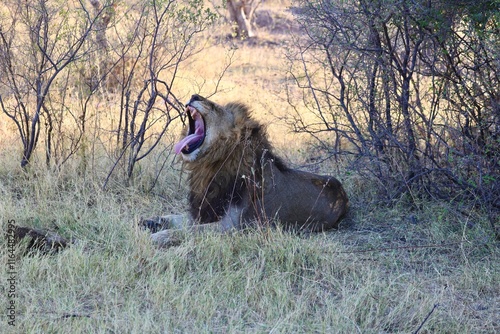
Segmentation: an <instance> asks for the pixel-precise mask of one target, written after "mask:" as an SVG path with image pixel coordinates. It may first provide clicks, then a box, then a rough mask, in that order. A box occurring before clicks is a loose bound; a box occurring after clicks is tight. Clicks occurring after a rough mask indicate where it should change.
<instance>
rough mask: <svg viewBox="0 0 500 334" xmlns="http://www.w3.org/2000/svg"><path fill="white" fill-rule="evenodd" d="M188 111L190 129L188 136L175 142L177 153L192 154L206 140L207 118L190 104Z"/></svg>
mask: <svg viewBox="0 0 500 334" xmlns="http://www.w3.org/2000/svg"><path fill="white" fill-rule="evenodd" d="M186 113H187V116H188V120H189V131H188V134H187V136H186V137H185V138H184V139H182V140H181V141H180V142H178V143H177V144H175V146H174V150H175V153H176V154H179V153H181V152H182V153H183V154H190V153H193V152H194V151H195V150H196V149H197V148H199V147H200V146H201V145H202V144H203V141H204V140H205V120H204V119H203V116H201V114H200V113H199V111H198V110H196V109H195V108H194V107H192V106H190V105H188V106H187V107H186Z"/></svg>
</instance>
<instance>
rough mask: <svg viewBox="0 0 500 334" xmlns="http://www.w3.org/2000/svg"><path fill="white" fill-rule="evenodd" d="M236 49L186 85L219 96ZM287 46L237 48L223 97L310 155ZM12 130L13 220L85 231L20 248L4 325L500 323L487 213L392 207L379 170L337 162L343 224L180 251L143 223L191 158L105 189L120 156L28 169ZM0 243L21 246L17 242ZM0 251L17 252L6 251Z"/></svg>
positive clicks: (2, 192) (4, 157)
mask: <svg viewBox="0 0 500 334" xmlns="http://www.w3.org/2000/svg"><path fill="white" fill-rule="evenodd" d="M263 9H266V7H263ZM261 33H262V34H270V32H266V31H261ZM273 36H274V35H273ZM273 38H274V37H273ZM229 48H230V46H229V45H228V44H227V43H226V44H222V45H219V44H216V45H213V46H212V47H210V48H207V50H206V51H205V53H203V54H200V55H199V56H198V58H197V59H194V60H193V62H192V63H190V66H189V68H185V69H184V72H182V73H183V74H182V78H183V80H184V82H183V88H182V89H184V91H183V92H182V94H184V95H185V96H188V95H189V94H190V93H194V92H196V93H198V92H199V93H202V94H205V93H211V92H213V90H214V87H215V86H214V85H215V84H216V78H215V79H214V74H216V73H217V72H214V70H213V68H212V67H208V66H206V65H205V62H204V61H203V59H207V58H209V59H211V60H212V61H214V63H216V64H219V65H220V66H221V68H222V67H223V66H224V65H223V64H224V61H225V60H226V51H227V50H228V49H229ZM280 52H281V51H280V48H279V47H278V46H273V47H271V46H270V45H269V44H267V43H261V44H260V45H249V44H246V43H241V44H238V49H237V50H236V52H235V54H234V57H233V64H232V66H231V67H230V68H229V70H228V71H227V73H226V75H225V76H224V79H223V81H222V82H221V86H220V87H219V92H218V93H217V94H216V95H215V96H214V99H217V100H220V101H221V102H224V101H230V100H234V99H238V100H241V101H243V102H247V103H251V105H252V107H253V108H254V110H255V115H256V117H257V118H259V119H263V120H264V121H265V122H266V123H269V124H270V125H269V132H270V133H271V136H272V139H273V142H274V143H275V145H276V146H277V147H278V149H279V151H280V152H282V153H283V154H284V155H285V156H287V157H288V158H289V159H290V160H291V161H292V163H295V164H301V163H302V162H303V161H304V159H306V158H307V157H309V156H310V155H311V154H312V152H309V151H308V150H304V149H303V145H304V144H303V142H302V141H301V140H302V138H299V139H297V138H298V137H294V136H292V135H291V134H289V133H288V131H287V128H286V127H285V126H284V125H282V124H280V123H279V121H278V120H277V119H276V117H275V116H276V115H277V114H278V115H280V113H286V112H287V104H286V103H285V102H284V101H283V95H282V93H283V91H282V90H283V87H284V86H283V83H284V81H285V80H286V74H285V72H284V67H283V66H282V65H283V64H282V59H283V57H282V56H281V53H280ZM202 83H203V84H202ZM0 118H1V121H0V127H2V128H1V130H2V131H8V130H9V129H7V128H6V126H5V125H4V124H5V122H4V121H5V117H4V115H1V116H0ZM9 131H10V130H9ZM2 137H3V138H2V140H1V142H0V145H1V146H2V151H1V153H0V196H1V198H2V200H1V201H0V221H1V224H2V230H3V231H6V229H7V222H8V221H9V220H15V221H16V223H17V224H19V225H28V226H37V227H45V228H50V229H52V230H58V232H59V233H60V234H61V235H63V236H65V237H73V238H75V239H77V240H78V242H77V243H76V244H75V245H73V246H72V247H70V248H69V249H66V250H64V251H63V252H61V253H59V254H57V255H52V256H44V255H41V254H31V255H30V256H21V254H20V251H19V254H17V257H16V260H15V269H16V272H17V282H16V293H17V296H16V298H15V299H14V300H15V304H16V326H15V327H11V326H8V325H7V320H8V319H7V318H6V316H5V315H6V313H5V308H3V309H4V311H3V312H2V325H1V328H2V332H6V333H7V332H11V333H67V332H72V333H141V332H146V333H172V332H174V333H239V332H252V333H253V332H255V333H269V332H273V333H293V332H296V333H303V332H304V333H315V332H319V333H414V332H416V331H417V330H419V333H495V332H498V331H499V330H500V319H499V318H498V314H500V297H499V296H500V286H499V284H498V281H499V278H500V263H499V261H498V259H499V258H500V249H499V246H498V242H495V241H494V239H493V235H492V232H491V229H490V228H489V225H488V223H487V221H486V218H485V217H482V216H481V214H480V213H479V212H476V211H472V210H470V209H467V208H466V207H464V208H461V207H457V206H456V205H451V204H448V203H440V202H422V203H420V205H419V206H418V207H417V208H415V207H412V208H409V207H408V205H406V204H405V201H404V199H402V200H401V202H400V203H399V204H396V205H395V206H393V207H392V208H385V207H379V206H378V205H377V201H376V199H375V198H374V197H373V191H372V189H374V187H375V185H373V184H371V183H370V180H366V179H362V178H360V177H359V176H358V175H354V174H346V172H344V171H343V169H342V166H334V165H330V164H328V163H324V164H322V165H321V166H318V167H317V168H318V169H319V170H318V171H319V172H322V173H332V171H334V172H333V174H336V175H337V176H338V177H339V179H341V180H342V181H343V182H344V184H345V185H346V190H347V192H348V194H350V197H351V202H352V209H351V212H350V214H349V215H348V217H347V218H346V219H345V220H344V223H343V224H342V225H341V228H340V229H339V230H338V231H332V232H328V233H325V234H318V235H310V236H300V235H293V234H289V233H284V232H281V231H279V230H265V229H264V230H262V231H245V232H240V233H234V234H232V235H203V236H198V237H193V236H188V237H187V240H186V242H184V243H183V244H181V245H180V246H178V247H173V248H169V249H163V250H159V249H155V248H154V247H153V246H152V245H151V244H150V242H149V240H148V235H147V234H146V233H145V232H143V231H140V230H138V228H137V226H136V222H137V221H138V220H139V218H140V217H141V216H149V215H152V214H159V213H168V212H174V213H175V212H177V213H178V212H180V211H183V209H184V207H185V194H186V190H185V189H184V183H182V182H179V181H180V180H179V178H180V177H179V171H178V169H179V165H177V164H173V165H171V166H170V167H171V168H169V169H167V170H164V171H163V172H162V174H161V177H160V179H159V181H158V182H159V183H158V184H157V185H156V187H155V188H154V190H153V192H152V193H147V192H146V191H145V190H148V189H149V186H150V184H151V182H152V180H153V179H154V178H155V175H156V172H157V170H158V165H159V164H160V163H159V161H160V162H161V161H163V159H168V161H171V159H172V158H171V156H168V152H163V153H160V152H158V153H157V155H156V156H154V157H153V156H151V157H148V158H147V159H145V160H147V161H144V162H141V167H140V168H141V169H140V171H139V175H140V177H138V178H137V179H136V183H135V184H134V185H133V186H129V187H125V186H123V185H122V184H120V182H116V183H112V184H111V185H110V187H109V189H108V190H107V191H102V190H101V186H102V180H103V176H104V175H105V173H106V171H107V170H109V168H110V166H111V165H110V164H111V162H112V161H111V160H109V159H108V158H105V157H102V160H101V161H97V162H96V166H95V168H93V169H91V170H89V171H88V172H86V173H84V174H81V173H80V174H78V173H79V165H78V162H74V163H71V162H70V163H67V164H65V165H63V168H62V170H60V171H58V172H56V171H47V170H45V169H44V168H42V167H40V168H38V167H34V168H33V169H32V170H31V171H30V172H29V173H25V172H23V171H21V170H20V167H18V160H19V159H18V157H19V152H17V151H16V149H15V148H13V147H15V145H14V144H15V142H14V141H13V140H12V139H11V138H12V137H10V136H7V135H6V136H4V135H3V132H2ZM169 140H172V138H170V139H169ZM169 145H170V143H169V142H166V143H164V146H165V147H168V146H169ZM97 152H99V150H97ZM162 154H163V155H162ZM97 160H99V159H97ZM41 165H42V164H41ZM179 184H180V185H179ZM0 247H1V249H2V250H4V249H7V245H6V241H5V240H2V241H1V244H0ZM0 257H1V260H0V261H1V263H2V264H6V263H7V261H8V254H7V253H6V252H2V253H1V256H0ZM2 277H3V276H2ZM4 283H5V281H4ZM1 298H2V305H6V303H7V302H8V301H9V300H12V299H8V298H7V288H3V289H2V294H1Z"/></svg>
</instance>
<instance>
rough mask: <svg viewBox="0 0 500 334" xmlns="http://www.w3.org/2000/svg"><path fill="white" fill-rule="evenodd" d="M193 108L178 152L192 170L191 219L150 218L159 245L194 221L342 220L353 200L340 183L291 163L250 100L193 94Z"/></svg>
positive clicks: (323, 223) (312, 223) (320, 223)
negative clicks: (220, 100) (278, 151)
mask: <svg viewBox="0 0 500 334" xmlns="http://www.w3.org/2000/svg"><path fill="white" fill-rule="evenodd" d="M186 113H187V117H188V120H189V125H188V126H187V128H186V130H185V133H184V136H183V138H182V139H181V141H180V142H179V143H177V144H176V145H175V152H176V153H177V154H180V155H181V156H182V158H183V160H184V161H185V166H186V169H188V170H189V171H190V176H189V187H190V194H189V207H190V212H189V216H190V217H183V216H177V215H169V216H164V217H155V218H151V219H146V220H143V221H142V224H143V225H144V226H146V227H148V228H149V229H151V230H153V231H154V232H155V233H153V234H152V240H153V241H154V242H155V243H157V244H158V245H160V246H163V245H169V244H171V243H172V242H175V240H173V239H175V230H178V229H182V228H184V227H187V226H190V227H191V229H192V230H193V231H202V230H206V229H210V230H216V231H221V232H225V231H229V230H232V229H241V228H243V227H246V226H252V225H256V224H259V223H268V222H269V221H271V222H279V223H280V224H281V225H282V226H283V227H284V228H285V229H293V230H300V231H308V232H316V231H323V230H327V229H330V228H334V227H337V226H338V223H339V220H340V218H341V217H342V216H343V215H344V214H345V213H346V212H347V209H348V206H349V200H348V198H347V195H346V193H345V191H344V188H343V187H342V185H341V183H340V182H339V181H338V180H337V179H335V178H334V177H330V176H321V175H316V174H312V173H308V172H304V171H299V170H294V169H290V168H287V167H286V166H285V164H284V163H283V162H282V161H281V159H280V158H278V157H277V156H275V155H274V154H273V152H272V148H271V145H270V143H269V142H268V139H267V135H266V132H265V129H264V128H263V126H262V125H260V124H259V123H258V122H256V121H255V120H253V119H252V118H251V117H250V115H249V110H248V108H247V107H246V106H245V105H243V104H240V103H229V104H226V105H225V106H221V105H218V104H216V103H214V102H212V101H209V100H208V99H206V98H203V97H201V96H199V95H193V96H192V97H191V100H190V101H189V102H188V103H187V105H186ZM158 230H161V231H159V232H156V231H158Z"/></svg>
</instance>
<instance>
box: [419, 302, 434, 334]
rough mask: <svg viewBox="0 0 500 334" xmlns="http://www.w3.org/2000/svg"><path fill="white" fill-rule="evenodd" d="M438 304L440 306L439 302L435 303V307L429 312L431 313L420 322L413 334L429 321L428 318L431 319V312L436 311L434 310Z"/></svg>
mask: <svg viewBox="0 0 500 334" xmlns="http://www.w3.org/2000/svg"><path fill="white" fill-rule="evenodd" d="M438 306H439V304H438V303H436V304H434V307H433V308H432V310H431V311H430V312H429V314H427V316H426V317H425V319H424V321H422V323H421V324H420V326H418V328H417V330H416V331H415V332H414V333H413V334H417V333H418V332H419V331H420V330H421V329H422V327H423V326H424V324H425V323H426V322H427V320H429V318H430V316H431V314H432V313H433V312H434V310H435V309H436V308H437V307H438Z"/></svg>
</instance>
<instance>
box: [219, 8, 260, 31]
mask: <svg viewBox="0 0 500 334" xmlns="http://www.w3.org/2000/svg"><path fill="white" fill-rule="evenodd" d="M258 3H259V1H256V0H241V1H233V0H227V9H228V10H229V20H230V21H231V23H234V22H236V24H237V25H238V26H237V27H236V28H235V32H236V37H242V38H245V37H254V36H255V34H254V32H253V30H252V19H253V14H254V12H255V9H256V8H257V5H258Z"/></svg>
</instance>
